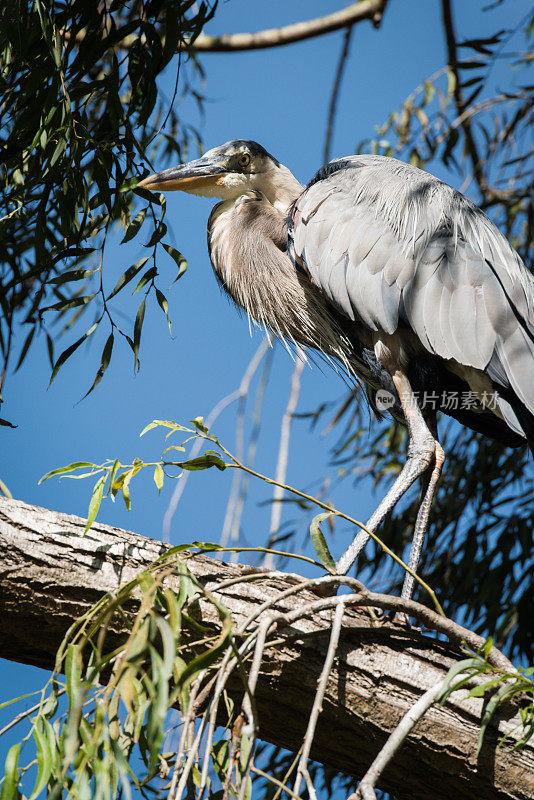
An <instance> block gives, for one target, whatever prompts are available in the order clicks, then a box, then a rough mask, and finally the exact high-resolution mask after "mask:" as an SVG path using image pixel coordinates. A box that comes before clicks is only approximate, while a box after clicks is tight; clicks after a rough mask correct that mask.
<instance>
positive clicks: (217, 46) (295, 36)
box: [192, 0, 388, 53]
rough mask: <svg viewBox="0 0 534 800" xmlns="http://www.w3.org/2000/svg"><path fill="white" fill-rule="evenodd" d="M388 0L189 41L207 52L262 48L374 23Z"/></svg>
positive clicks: (365, 0) (363, 0)
mask: <svg viewBox="0 0 534 800" xmlns="http://www.w3.org/2000/svg"><path fill="white" fill-rule="evenodd" d="M387 2H388V0H360V2H359V3H352V5H350V6H348V8H342V9H340V10H339V11H334V12H333V13H332V14H327V15H326V16H325V17H317V18H316V19H310V20H306V21H305V22H295V23H294V24H293V25H285V26H284V27H283V28H268V29H267V30H263V31H258V32H257V33H230V34H226V35H223V36H206V35H205V34H203V35H201V36H198V37H197V38H196V39H195V41H194V42H193V44H192V48H193V49H194V50H199V51H201V52H210V53H225V52H235V51H238V50H263V49H265V48H269V47H281V46H283V45H286V44H293V43H294V42H301V41H303V40H304V39H312V38H314V37H315V36H323V35H324V34H325V33H332V32H333V31H338V30H340V29H341V28H346V27H347V26H348V25H354V24H355V23H357V22H362V21H363V20H365V19H370V20H372V21H373V23H374V24H375V25H378V24H379V22H380V21H381V19H382V15H383V13H384V10H385V8H386V5H387Z"/></svg>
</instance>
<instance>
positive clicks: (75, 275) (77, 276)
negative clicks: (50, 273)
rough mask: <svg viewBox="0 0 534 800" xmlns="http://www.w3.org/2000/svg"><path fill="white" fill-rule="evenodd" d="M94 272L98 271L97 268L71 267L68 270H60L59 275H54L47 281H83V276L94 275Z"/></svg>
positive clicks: (57, 282) (59, 282)
mask: <svg viewBox="0 0 534 800" xmlns="http://www.w3.org/2000/svg"><path fill="white" fill-rule="evenodd" d="M95 272H98V270H97V269H73V270H70V272H62V273H61V275H56V277H55V278H52V279H51V280H49V281H48V283H53V284H62V283H72V281H83V280H85V278H90V277H91V275H94V274H95Z"/></svg>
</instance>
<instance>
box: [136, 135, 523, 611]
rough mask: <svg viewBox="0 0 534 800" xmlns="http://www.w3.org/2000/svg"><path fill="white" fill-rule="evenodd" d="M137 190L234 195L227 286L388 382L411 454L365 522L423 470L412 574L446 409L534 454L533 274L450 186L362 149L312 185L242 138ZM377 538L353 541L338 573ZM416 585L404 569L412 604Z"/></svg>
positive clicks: (220, 218)
mask: <svg viewBox="0 0 534 800" xmlns="http://www.w3.org/2000/svg"><path fill="white" fill-rule="evenodd" d="M138 186H139V187H142V188H146V189H150V190H153V191H172V190H181V191H184V192H189V193H192V194H197V195H202V196H204V197H219V198H222V199H223V202H222V203H218V204H217V205H216V206H215V208H214V209H213V211H212V212H211V215H210V218H209V222H208V247H209V253H210V258H211V262H212V265H213V268H214V270H215V275H216V276H217V279H218V280H219V282H220V284H221V286H222V287H223V289H224V290H225V291H226V292H227V293H228V294H229V295H230V297H232V299H233V300H234V301H235V303H236V304H237V305H238V306H239V307H240V308H242V309H244V310H245V311H246V312H247V314H248V315H249V316H250V317H252V318H253V319H254V320H255V321H257V322H258V323H260V324H261V325H265V326H267V327H268V328H270V329H271V330H272V331H273V332H274V333H275V334H276V335H277V336H280V337H282V338H284V339H286V340H289V341H291V342H295V343H298V344H301V345H304V346H305V347H311V348H315V349H316V350H318V351H320V352H321V353H322V354H324V355H325V356H326V357H327V358H329V359H336V360H337V361H338V362H339V363H340V364H341V365H342V368H343V369H344V371H345V372H346V373H348V374H349V375H351V376H357V377H358V378H360V379H362V380H363V383H364V384H365V386H366V388H367V392H368V395H369V396H370V398H371V399H372V398H373V397H376V392H377V391H378V392H379V395H380V390H382V392H381V394H382V395H383V396H384V397H385V398H390V399H391V402H392V403H393V405H392V408H391V410H392V412H393V414H394V415H395V416H397V418H401V419H403V420H405V422H406V424H407V427H408V431H409V436H410V446H409V450H408V457H407V461H406V463H405V465H404V467H403V468H402V470H401V472H400V473H399V475H398V477H397V479H396V480H395V482H394V484H393V486H392V487H391V488H390V490H389V491H388V493H387V494H386V496H385V498H384V499H383V500H382V502H381V503H380V505H379V506H378V508H377V509H376V511H375V512H374V513H373V515H372V516H371V518H370V519H369V520H368V522H367V525H366V527H367V528H368V529H370V530H371V531H373V532H374V531H376V530H377V528H378V526H379V525H380V524H381V522H382V521H383V519H384V518H385V517H386V515H387V514H388V513H389V512H390V511H391V509H392V508H393V506H394V505H395V504H396V503H397V501H398V500H399V498H400V497H402V495H403V494H404V493H405V492H406V490H407V489H408V488H409V487H410V486H411V485H412V484H413V483H414V481H415V480H416V479H417V478H418V477H420V476H423V477H424V485H423V499H422V502H421V504H420V507H419V511H418V515H417V519H416V523H415V530H414V537H413V543H412V549H411V553H410V561H409V566H410V568H411V569H412V570H414V571H415V570H416V569H417V564H418V561H419V555H420V552H421V547H422V542H423V537H424V533H425V528H426V525H427V522H428V515H429V510H430V504H431V501H432V496H433V494H434V490H435V486H436V482H437V480H438V478H439V474H440V471H441V467H442V464H443V460H444V453H443V450H442V448H441V446H440V444H439V443H438V441H437V433H436V424H435V420H436V412H437V411H438V410H441V411H443V412H444V413H446V414H448V415H450V416H452V417H454V418H456V419H457V420H458V421H459V422H461V423H462V424H464V425H466V426H468V427H469V428H472V429H473V430H475V431H478V432H479V433H482V434H485V435H486V436H489V437H490V438H493V439H496V440H497V441H499V442H503V443H504V444H507V445H510V446H512V447H519V446H521V445H523V444H526V443H527V442H528V444H529V445H530V447H531V449H533V448H534V278H533V277H532V275H531V274H530V273H529V272H528V270H527V269H526V267H525V266H524V264H523V262H522V261H521V259H520V258H519V256H518V255H517V253H516V252H515V251H514V250H513V248H512V247H511V246H510V245H509V243H508V242H507V241H506V239H505V238H504V237H503V236H502V234H501V233H500V232H499V230H498V229H497V228H496V227H495V225H493V223H492V222H491V221H490V220H489V219H488V217H487V216H486V215H485V214H484V213H483V212H482V211H481V210H480V209H479V208H477V207H476V206H475V205H474V204H473V203H471V202H470V201H469V200H468V199H467V198H465V197H464V196H463V195H461V194H460V193H459V192H457V191H455V190H454V189H452V188H451V187H450V186H447V184H445V183H443V182H442V181H440V180H438V179H437V178H435V177H434V176H432V175H429V174H428V173H426V172H423V171H422V170H419V169H417V168H415V167H413V166H410V165H408V164H404V163H402V162H400V161H398V160H396V159H393V158H386V157H384V156H371V155H361V156H350V157H348V158H342V159H338V160H335V161H332V162H331V163H329V164H327V165H326V166H324V167H322V168H321V169H320V170H319V172H317V174H316V175H315V177H314V178H313V179H312V180H311V181H310V183H309V184H308V186H306V187H303V186H301V184H300V183H299V182H298V181H297V179H296V178H295V177H294V176H293V175H292V174H291V172H290V171H289V170H288V169H287V167H285V166H283V165H282V164H280V162H279V161H277V160H276V158H274V157H273V156H271V155H270V154H269V153H268V152H267V151H266V150H265V149H264V148H263V147H261V145H259V144H257V143H256V142H251V141H246V140H241V139H237V140H234V141H231V142H228V143H227V144H224V145H222V146H220V147H215V148H213V149H212V150H210V151H208V152H207V153H206V154H205V155H204V156H203V157H202V158H199V159H197V160H195V161H191V162H190V163H189V164H183V165H181V166H178V167H173V168H171V169H167V170H165V171H164V172H160V173H158V174H156V175H150V176H149V177H147V178H145V179H144V180H143V181H141V182H140V183H139V184H138ZM430 398H431V399H432V402H429V399H430ZM451 398H452V401H451ZM455 398H456V402H454V399H455ZM466 398H467V400H466ZM533 452H534V449H533ZM367 538H368V537H367V534H366V533H360V534H359V535H358V536H357V537H356V538H355V539H354V541H353V543H352V545H351V546H350V547H349V549H348V550H347V551H346V552H345V554H344V555H343V556H342V557H341V559H340V560H339V561H338V564H337V568H338V572H339V573H340V574H345V573H346V572H347V571H348V569H349V568H350V566H351V565H352V563H353V562H354V560H355V558H356V556H357V554H358V552H359V551H360V549H361V548H362V547H363V546H364V544H365V542H366V541H367ZM412 589H413V579H412V577H411V576H410V575H409V574H407V575H406V578H405V582H404V586H403V590H402V595H403V597H405V598H408V597H410V596H411V593H412Z"/></svg>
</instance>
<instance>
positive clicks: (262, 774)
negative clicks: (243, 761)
mask: <svg viewBox="0 0 534 800" xmlns="http://www.w3.org/2000/svg"><path fill="white" fill-rule="evenodd" d="M250 771H251V772H254V773H255V774H256V775H259V776H260V778H265V780H266V781H269V783H274V785H275V786H278V788H279V789H280V790H281V791H284V792H287V794H288V795H289V796H290V797H294V798H296V800H299V796H298V794H295V792H294V791H293V790H292V789H290V788H289V787H288V786H286V785H285V783H282V781H279V780H278V778H275V777H273V775H268V774H267V773H266V772H264V771H263V770H262V769H259V767H256V766H254V765H252V766H251V768H250Z"/></svg>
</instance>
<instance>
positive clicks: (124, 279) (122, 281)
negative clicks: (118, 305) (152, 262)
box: [106, 256, 150, 300]
mask: <svg viewBox="0 0 534 800" xmlns="http://www.w3.org/2000/svg"><path fill="white" fill-rule="evenodd" d="M149 258H150V256H145V257H144V258H140V259H139V261H136V262H135V264H132V266H131V267H128V269H127V270H126V271H125V272H123V273H122V275H121V277H120V278H119V280H118V281H117V283H116V284H115V288H114V289H113V291H112V292H110V294H108V296H107V297H106V300H111V298H112V297H115V295H116V294H118V293H119V292H120V290H121V289H123V288H124V287H125V286H126V284H127V283H130V281H131V280H132V279H133V278H135V276H136V275H137V273H138V272H139V271H140V270H142V269H143V267H144V265H145V264H146V262H147V261H148V259H149Z"/></svg>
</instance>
